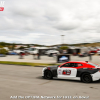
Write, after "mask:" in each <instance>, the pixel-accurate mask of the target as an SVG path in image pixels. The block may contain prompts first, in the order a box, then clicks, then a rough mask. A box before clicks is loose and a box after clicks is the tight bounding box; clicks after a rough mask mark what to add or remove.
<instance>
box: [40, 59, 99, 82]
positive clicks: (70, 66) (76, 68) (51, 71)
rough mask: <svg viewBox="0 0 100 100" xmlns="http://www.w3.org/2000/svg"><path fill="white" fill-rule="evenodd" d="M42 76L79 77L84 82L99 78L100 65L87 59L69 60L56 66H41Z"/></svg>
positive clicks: (48, 77)
mask: <svg viewBox="0 0 100 100" xmlns="http://www.w3.org/2000/svg"><path fill="white" fill-rule="evenodd" d="M42 77H43V78H45V79H52V78H53V77H56V78H60V79H76V78H78V79H80V80H81V81H82V82H84V83H90V82H92V81H96V80H99V79H100V66H99V65H97V64H94V63H91V62H88V61H69V62H66V63H64V64H61V65H57V66H50V67H49V66H48V67H45V68H43V70H42Z"/></svg>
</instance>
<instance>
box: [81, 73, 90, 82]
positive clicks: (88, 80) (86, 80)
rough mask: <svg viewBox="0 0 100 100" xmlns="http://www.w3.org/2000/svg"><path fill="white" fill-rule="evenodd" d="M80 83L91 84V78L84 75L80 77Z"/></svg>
mask: <svg viewBox="0 0 100 100" xmlns="http://www.w3.org/2000/svg"><path fill="white" fill-rule="evenodd" d="M81 81H82V82H84V83H90V82H92V77H91V75H90V74H88V73H85V74H83V75H82V76H81Z"/></svg>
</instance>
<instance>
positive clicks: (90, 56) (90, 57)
mask: <svg viewBox="0 0 100 100" xmlns="http://www.w3.org/2000/svg"><path fill="white" fill-rule="evenodd" d="M89 60H90V61H91V60H92V55H91V53H89Z"/></svg>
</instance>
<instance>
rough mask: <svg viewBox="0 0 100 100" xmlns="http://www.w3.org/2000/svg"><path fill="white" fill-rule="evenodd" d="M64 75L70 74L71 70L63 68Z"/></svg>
mask: <svg viewBox="0 0 100 100" xmlns="http://www.w3.org/2000/svg"><path fill="white" fill-rule="evenodd" d="M62 74H63V75H70V74H71V70H63V73H62Z"/></svg>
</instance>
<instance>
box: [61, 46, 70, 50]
mask: <svg viewBox="0 0 100 100" xmlns="http://www.w3.org/2000/svg"><path fill="white" fill-rule="evenodd" d="M60 49H61V50H67V49H68V47H67V46H62V47H60Z"/></svg>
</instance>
